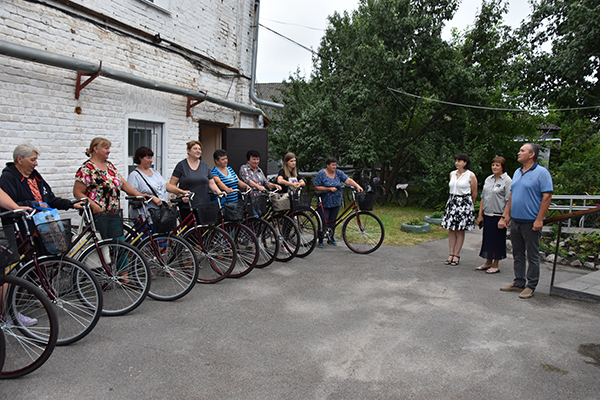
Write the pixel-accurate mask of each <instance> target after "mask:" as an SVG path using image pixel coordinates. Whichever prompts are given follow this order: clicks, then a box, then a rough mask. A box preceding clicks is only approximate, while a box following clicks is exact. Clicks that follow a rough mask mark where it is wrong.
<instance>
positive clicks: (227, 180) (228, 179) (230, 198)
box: [210, 165, 238, 203]
mask: <svg viewBox="0 0 600 400" xmlns="http://www.w3.org/2000/svg"><path fill="white" fill-rule="evenodd" d="M210 172H211V173H212V175H213V176H216V177H217V178H219V179H220V180H221V182H223V183H224V184H225V186H227V187H228V188H231V189H234V190H235V189H237V188H238V177H237V175H236V174H235V171H234V170H233V168H231V167H230V166H229V165H228V166H227V175H225V174H223V173H222V172H221V170H220V169H219V168H217V167H212V168H211V170H210ZM212 197H213V201H217V196H212ZM225 199H226V203H237V201H238V193H237V192H236V191H234V192H233V193H228V194H227V196H226V197H225Z"/></svg>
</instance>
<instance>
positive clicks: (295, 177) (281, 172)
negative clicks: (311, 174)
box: [277, 168, 300, 193]
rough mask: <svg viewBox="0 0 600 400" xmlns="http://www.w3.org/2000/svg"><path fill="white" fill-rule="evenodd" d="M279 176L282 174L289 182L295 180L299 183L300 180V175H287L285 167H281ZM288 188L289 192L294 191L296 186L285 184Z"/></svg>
mask: <svg viewBox="0 0 600 400" xmlns="http://www.w3.org/2000/svg"><path fill="white" fill-rule="evenodd" d="M277 176H281V177H282V178H283V179H285V180H286V181H288V182H294V183H298V182H300V177H299V176H290V177H289V178H286V177H285V170H284V169H283V168H281V169H280V170H279V173H278V174H277ZM285 187H286V188H287V192H288V193H291V192H293V191H294V188H293V187H291V186H285Z"/></svg>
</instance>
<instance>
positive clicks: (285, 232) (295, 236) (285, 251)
mask: <svg viewBox="0 0 600 400" xmlns="http://www.w3.org/2000/svg"><path fill="white" fill-rule="evenodd" d="M269 221H270V222H271V224H272V225H273V227H274V228H275V230H276V231H277V234H278V235H279V239H280V248H279V253H277V257H276V260H277V261H281V262H288V261H290V260H291V259H293V258H294V257H296V254H298V250H299V247H300V231H299V230H298V227H297V226H296V224H295V223H294V220H292V219H291V218H290V217H288V216H287V215H283V214H277V215H273V216H272V217H271V218H270V219H269Z"/></svg>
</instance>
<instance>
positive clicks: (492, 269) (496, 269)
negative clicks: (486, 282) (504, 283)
mask: <svg viewBox="0 0 600 400" xmlns="http://www.w3.org/2000/svg"><path fill="white" fill-rule="evenodd" d="M485 272H487V273H488V274H497V273H498V272H500V268H490V269H488V270H487V271H485Z"/></svg>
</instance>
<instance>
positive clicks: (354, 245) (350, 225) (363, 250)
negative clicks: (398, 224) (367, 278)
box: [342, 211, 385, 254]
mask: <svg viewBox="0 0 600 400" xmlns="http://www.w3.org/2000/svg"><path fill="white" fill-rule="evenodd" d="M384 236H385V230H384V228H383V223H382V222H381V220H380V219H379V218H378V217H377V216H376V215H375V214H372V213H370V212H368V211H359V212H358V213H354V214H352V215H351V216H350V217H348V218H347V219H346V220H345V221H344V225H343V226H342V237H343V238H344V242H345V243H346V246H348V248H349V249H350V250H352V251H353V252H355V253H359V254H369V253H372V252H374V251H375V250H377V249H378V248H379V247H380V246H381V244H382V243H383V238H384Z"/></svg>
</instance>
